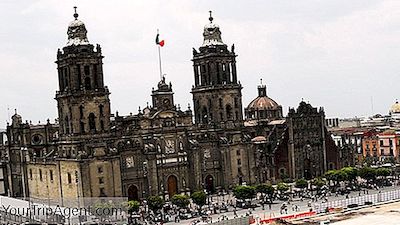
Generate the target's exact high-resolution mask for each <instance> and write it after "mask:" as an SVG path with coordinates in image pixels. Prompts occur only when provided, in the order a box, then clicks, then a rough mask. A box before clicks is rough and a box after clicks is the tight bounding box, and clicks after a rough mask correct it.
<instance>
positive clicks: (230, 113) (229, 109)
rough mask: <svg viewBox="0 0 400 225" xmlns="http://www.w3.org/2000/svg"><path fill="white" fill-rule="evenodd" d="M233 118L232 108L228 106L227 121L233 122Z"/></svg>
mask: <svg viewBox="0 0 400 225" xmlns="http://www.w3.org/2000/svg"><path fill="white" fill-rule="evenodd" d="M232 117H233V114H232V107H231V106H230V105H227V106H226V119H227V120H231V119H232Z"/></svg>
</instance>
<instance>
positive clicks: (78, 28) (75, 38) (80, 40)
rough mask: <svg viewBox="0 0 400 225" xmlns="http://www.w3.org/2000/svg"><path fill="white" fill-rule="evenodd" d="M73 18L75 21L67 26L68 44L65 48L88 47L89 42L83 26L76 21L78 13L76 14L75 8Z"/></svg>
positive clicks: (80, 22)
mask: <svg viewBox="0 0 400 225" xmlns="http://www.w3.org/2000/svg"><path fill="white" fill-rule="evenodd" d="M74 8H75V13H74V17H75V19H74V20H73V21H72V22H71V23H70V24H69V26H68V31H67V34H68V42H67V46H71V45H88V44H89V40H88V38H87V30H86V27H85V24H84V23H83V22H82V21H80V20H78V16H79V15H78V13H77V12H76V7H74Z"/></svg>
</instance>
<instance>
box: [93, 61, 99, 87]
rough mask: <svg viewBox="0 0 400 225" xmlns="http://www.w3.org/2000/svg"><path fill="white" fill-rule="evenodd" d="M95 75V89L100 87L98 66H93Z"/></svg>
mask: <svg viewBox="0 0 400 225" xmlns="http://www.w3.org/2000/svg"><path fill="white" fill-rule="evenodd" d="M93 73H94V87H98V86H99V82H98V80H99V77H98V75H97V64H96V65H93Z"/></svg>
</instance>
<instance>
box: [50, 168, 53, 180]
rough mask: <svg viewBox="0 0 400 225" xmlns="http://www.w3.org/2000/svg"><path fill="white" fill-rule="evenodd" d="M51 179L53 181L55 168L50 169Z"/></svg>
mask: <svg viewBox="0 0 400 225" xmlns="http://www.w3.org/2000/svg"><path fill="white" fill-rule="evenodd" d="M50 181H53V170H50Z"/></svg>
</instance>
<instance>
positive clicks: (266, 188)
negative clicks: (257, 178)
mask: <svg viewBox="0 0 400 225" xmlns="http://www.w3.org/2000/svg"><path fill="white" fill-rule="evenodd" d="M256 190H257V192H259V193H262V194H264V195H265V196H266V197H267V198H268V199H270V200H271V201H272V199H273V197H274V193H275V188H274V187H273V186H272V185H270V184H259V185H257V186H256Z"/></svg>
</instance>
